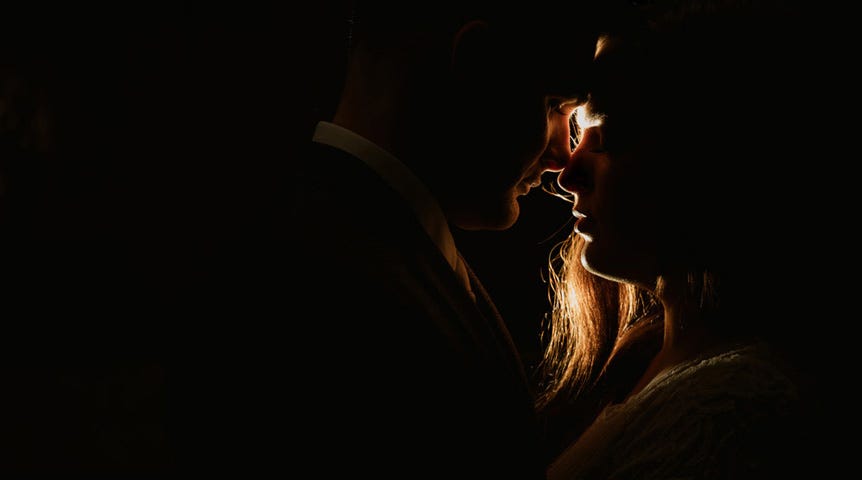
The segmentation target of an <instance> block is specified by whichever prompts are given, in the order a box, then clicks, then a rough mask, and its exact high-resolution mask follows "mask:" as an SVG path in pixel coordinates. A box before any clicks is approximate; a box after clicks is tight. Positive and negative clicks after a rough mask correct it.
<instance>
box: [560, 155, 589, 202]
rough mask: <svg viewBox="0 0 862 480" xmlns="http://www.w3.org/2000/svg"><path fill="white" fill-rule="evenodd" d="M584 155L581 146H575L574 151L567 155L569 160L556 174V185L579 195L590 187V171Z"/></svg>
mask: <svg viewBox="0 0 862 480" xmlns="http://www.w3.org/2000/svg"><path fill="white" fill-rule="evenodd" d="M584 156H585V153H584V152H583V149H582V148H575V151H573V152H572V153H571V155H569V161H568V162H567V163H566V165H565V167H563V169H562V171H561V172H560V174H559V175H558V176H557V185H559V186H560V188H562V189H563V190H565V191H567V192H569V193H574V194H579V195H580V194H583V193H586V192H588V191H590V190H591V189H592V187H593V178H592V173H591V171H590V167H589V162H588V161H586V159H585V158H584Z"/></svg>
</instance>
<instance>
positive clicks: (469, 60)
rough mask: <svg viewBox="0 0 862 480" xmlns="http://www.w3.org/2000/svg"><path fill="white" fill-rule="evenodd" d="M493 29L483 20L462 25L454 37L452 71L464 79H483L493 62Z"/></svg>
mask: <svg viewBox="0 0 862 480" xmlns="http://www.w3.org/2000/svg"><path fill="white" fill-rule="evenodd" d="M491 48H492V41H491V31H490V28H489V26H488V23H487V22H485V21H483V20H472V21H470V22H468V23H465V24H464V25H462V26H461V28H460V29H459V30H458V32H457V33H456V34H455V36H454V38H453V39H452V63H451V66H452V73H453V75H454V76H455V78H457V79H460V80H462V81H467V82H473V81H482V79H483V78H485V77H487V76H488V75H489V74H490V67H491V63H492V57H493V56H492V52H491Z"/></svg>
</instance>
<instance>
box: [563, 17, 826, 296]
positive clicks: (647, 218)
mask: <svg viewBox="0 0 862 480" xmlns="http://www.w3.org/2000/svg"><path fill="white" fill-rule="evenodd" d="M677 3H679V4H680V5H681V6H680V7H679V9H671V10H667V11H664V12H662V13H661V14H656V15H655V16H653V17H648V18H646V19H645V21H644V22H643V23H642V24H640V25H639V26H637V28H631V24H628V27H627V28H626V29H624V30H621V31H619V32H613V31H611V32H610V33H609V34H608V35H607V36H606V37H605V38H604V39H603V41H602V42H600V44H599V47H598V48H597V51H596V60H595V72H594V73H595V75H594V87H593V89H592V92H591V99H590V101H589V102H587V103H586V104H585V105H583V106H582V107H581V109H582V111H583V112H584V114H582V118H584V117H585V118H586V119H587V120H588V122H587V123H585V124H583V125H582V126H581V128H582V132H581V138H580V144H579V145H578V147H577V148H576V149H575V151H574V153H573V155H572V157H571V160H570V161H569V164H568V165H567V167H566V169H565V170H564V171H563V172H562V173H561V175H560V177H559V184H560V186H561V187H562V188H563V189H565V190H567V191H569V192H571V193H574V194H575V195H576V197H577V199H576V203H575V205H574V209H575V211H576V216H579V217H581V218H579V221H578V225H577V229H578V231H579V232H581V233H582V235H583V238H584V240H586V242H587V245H586V246H585V248H584V251H583V261H584V265H585V267H586V268H588V269H589V270H591V271H592V272H593V273H596V274H599V275H602V276H606V277H609V278H612V279H615V280H622V281H626V282H633V283H636V284H639V285H641V286H643V287H646V288H650V289H655V288H656V285H657V281H659V280H660V279H664V280H669V279H668V278H667V277H668V276H680V275H681V276H683V277H686V276H691V275H694V276H698V277H699V276H702V275H703V274H704V272H713V273H716V274H724V273H726V272H733V271H735V270H736V269H738V268H745V267H746V266H747V262H748V261H750V260H751V259H752V256H751V255H749V254H754V255H758V256H759V255H761V253H757V252H758V251H761V250H762V249H763V248H765V247H769V245H770V243H769V242H771V241H774V240H776V239H777V237H776V233H778V234H781V233H782V232H781V231H780V230H777V229H776V228H775V227H777V226H780V225H781V223H777V222H775V219H776V218H780V219H783V220H790V219H791V218H792V217H790V216H789V215H787V212H788V204H787V203H786V202H787V196H786V195H782V193H787V194H789V193H790V192H791V191H792V185H793V183H792V180H793V179H794V178H798V177H797V176H796V175H795V173H794V175H792V176H791V175H790V174H789V173H790V172H791V169H790V168H788V167H789V165H790V163H789V162H790V161H791V160H792V159H794V158H804V157H798V156H799V155H800V153H801V152H802V150H801V149H800V145H799V144H798V140H799V135H800V133H801V131H802V129H803V128H804V125H803V124H804V122H805V119H804V113H805V103H804V102H803V101H802V100H804V99H806V98H807V97H809V96H810V95H811V92H810V91H808V90H807V88H806V86H805V84H804V83H802V82H800V81H799V79H798V77H799V67H800V66H801V65H804V64H805V61H804V60H805V55H806V52H805V50H800V49H796V48H793V43H794V42H793V40H794V39H795V38H796V37H794V36H792V35H791V34H794V31H793V30H792V29H791V28H792V25H793V24H792V23H782V22H783V20H786V19H782V17H781V16H780V15H778V14H777V13H776V11H775V10H773V9H772V8H769V9H766V8H764V9H763V10H758V9H757V8H755V7H754V6H753V5H752V3H751V2H746V3H745V4H741V3H738V2H737V3H730V2H687V3H686V2H682V3H680V2H677ZM682 5H689V6H688V7H685V6H682ZM789 20H794V21H795V20H796V19H795V18H789ZM776 193H778V195H777V196H776ZM764 240H768V241H769V242H763V241H764ZM747 248H751V249H752V250H753V251H749V252H746V251H745V250H746V249H747Z"/></svg>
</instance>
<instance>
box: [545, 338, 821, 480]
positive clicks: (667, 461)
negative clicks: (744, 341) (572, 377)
mask: <svg viewBox="0 0 862 480" xmlns="http://www.w3.org/2000/svg"><path fill="white" fill-rule="evenodd" d="M777 365H778V364H776V363H775V362H773V360H772V358H771V357H770V356H769V353H768V349H766V348H764V347H763V346H762V345H745V346H737V347H734V348H730V349H726V350H724V351H722V352H719V353H713V354H711V355H707V356H702V357H701V358H698V359H695V360H692V361H688V362H685V363H682V364H679V365H677V366H675V367H672V368H669V369H666V370H664V371H663V372H661V373H660V374H659V375H658V376H656V378H654V379H653V380H652V382H650V383H649V385H647V387H646V388H644V389H643V390H642V391H640V392H639V393H638V394H636V395H633V396H632V397H630V398H628V399H627V400H626V401H625V402H623V403H619V404H615V405H611V406H609V407H607V408H606V409H605V410H604V411H602V413H601V414H600V415H599V416H598V417H597V419H596V420H595V421H594V423H593V424H592V425H591V426H590V427H589V428H588V429H587V430H586V431H585V432H584V434H583V435H582V436H581V437H580V438H579V439H578V441H577V442H576V443H574V444H573V445H571V446H570V447H569V448H567V449H566V450H565V451H564V452H563V453H562V454H561V455H560V456H559V457H558V458H557V460H556V461H555V462H554V463H553V464H552V465H551V467H550V469H549V471H548V473H549V480H562V479H566V480H575V479H578V480H580V479H601V480H624V479H637V480H650V479H663V480H668V479H741V478H745V479H748V478H780V477H779V476H778V474H777V472H778V469H779V468H780V469H786V468H787V467H786V466H787V465H792V462H793V458H787V455H788V453H789V452H791V451H793V449H794V448H796V447H797V446H798V445H799V443H798V440H799V438H794V437H795V433H796V432H795V431H794V427H795V425H794V423H793V422H792V421H791V419H792V417H791V413H792V412H793V411H794V410H793V407H794V406H795V404H796V402H797V400H798V396H797V392H796V389H795V388H794V384H793V383H792V382H791V381H790V379H789V378H788V377H787V376H785V375H784V374H783V373H782V371H781V369H780V368H778V366H777ZM808 441H809V442H810V439H809V440H808Z"/></svg>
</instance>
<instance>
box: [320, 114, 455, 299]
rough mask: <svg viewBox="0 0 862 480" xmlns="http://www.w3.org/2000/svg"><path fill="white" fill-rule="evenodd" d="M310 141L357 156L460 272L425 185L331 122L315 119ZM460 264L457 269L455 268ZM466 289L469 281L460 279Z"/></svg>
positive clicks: (444, 224) (442, 218) (451, 242)
mask: <svg viewBox="0 0 862 480" xmlns="http://www.w3.org/2000/svg"><path fill="white" fill-rule="evenodd" d="M313 140H314V141H315V142H318V143H323V144H326V145H330V146H332V147H335V148H338V149H340V150H343V151H345V152H347V153H350V154H352V155H353V156H355V157H357V158H360V159H361V160H362V161H364V162H365V163H366V164H368V166H369V167H371V168H372V169H373V170H374V171H375V172H377V174H378V175H380V176H381V177H382V178H383V179H384V180H385V181H386V182H387V183H388V184H389V185H390V186H391V187H392V188H393V189H395V191H397V192H398V193H399V194H401V196H402V197H404V199H405V200H406V201H407V203H408V204H409V205H410V207H411V208H412V209H413V211H414V213H415V214H416V217H417V218H418V219H419V222H420V223H421V224H422V226H423V228H425V231H426V232H428V235H429V236H430V237H431V239H432V240H433V241H434V243H435V244H436V245H437V247H438V248H439V249H440V251H441V252H443V256H444V257H445V258H446V261H447V262H449V265H451V266H452V268H453V269H454V270H455V271H456V272H458V273H459V274H461V275H462V276H463V275H464V272H463V266H462V265H461V262H460V261H459V255H458V250H457V248H456V247H455V240H454V238H452V232H451V231H450V230H449V223H448V222H447V220H446V217H445V216H444V215H443V210H442V209H441V208H440V205H439V204H438V203H437V200H436V199H435V198H434V196H433V195H431V192H429V191H428V188H427V187H426V186H425V185H424V184H423V183H422V181H421V180H419V179H418V178H417V177H416V176H415V175H414V174H413V172H411V171H410V169H409V168H407V166H406V165H404V164H403V163H402V162H401V161H400V160H398V159H397V158H395V156H394V155H392V154H391V153H389V152H387V151H386V150H384V149H383V148H381V147H380V146H378V145H376V144H374V143H373V142H371V141H369V140H367V139H365V138H364V137H362V136H360V135H358V134H356V133H354V132H352V131H350V130H348V129H346V128H344V127H341V126H339V125H336V124H334V123H331V122H323V121H321V122H318V124H317V127H316V129H315V131H314V137H313ZM459 267H460V268H459ZM464 280H465V281H466V282H467V286H468V288H469V285H470V283H469V280H468V279H466V278H465V279H464Z"/></svg>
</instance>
